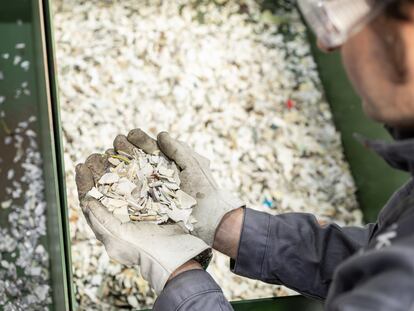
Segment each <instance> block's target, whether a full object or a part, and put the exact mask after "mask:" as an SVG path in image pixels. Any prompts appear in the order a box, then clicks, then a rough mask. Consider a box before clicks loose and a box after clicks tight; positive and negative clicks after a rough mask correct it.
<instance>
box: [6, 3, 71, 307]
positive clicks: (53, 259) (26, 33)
mask: <svg viewBox="0 0 414 311" xmlns="http://www.w3.org/2000/svg"><path fill="white" fill-rule="evenodd" d="M43 5H44V2H43V1H41V0H17V1H3V2H1V3H0V31H1V34H2V44H1V49H2V51H3V53H4V52H11V51H14V52H16V51H15V49H14V47H15V44H17V43H20V42H23V43H25V44H26V48H25V49H24V50H23V51H21V52H19V53H22V54H21V56H22V57H24V58H25V59H26V60H29V61H30V69H29V70H28V71H27V72H25V71H23V70H16V68H17V67H16V66H14V65H12V64H11V62H6V61H4V60H2V61H3V65H2V68H1V69H2V71H3V72H4V75H5V77H6V78H5V80H4V82H3V83H2V84H0V93H1V94H3V95H6V97H7V99H6V104H4V106H3V107H2V109H4V110H5V112H6V116H7V120H3V122H5V123H7V124H6V127H9V128H10V129H13V128H14V127H15V126H16V125H17V123H18V122H19V121H22V120H23V119H26V118H28V117H29V116H32V115H35V116H37V119H38V122H37V123H36V125H35V126H36V127H35V128H33V130H35V131H36V132H37V133H39V135H38V140H39V145H40V148H41V153H42V157H43V172H44V179H45V182H46V187H45V198H46V201H47V230H48V235H47V237H46V238H44V239H42V241H41V243H42V244H43V245H44V246H45V247H46V248H47V249H48V251H49V255H50V275H51V280H50V281H51V285H52V288H53V291H52V296H53V297H52V298H53V304H52V305H51V306H50V310H59V311H61V310H70V304H69V293H70V287H71V285H70V282H68V280H69V278H68V271H69V270H70V265H68V262H69V261H68V260H67V257H66V254H68V253H70V252H68V251H69V248H68V245H67V243H65V241H64V230H63V223H64V222H65V221H66V219H67V217H63V215H65V213H66V208H65V204H64V197H65V196H64V192H62V191H63V190H64V187H62V175H60V174H59V173H58V172H61V171H62V166H61V163H60V160H59V158H58V157H57V155H58V154H61V152H60V150H58V151H59V152H57V150H56V146H58V148H59V142H60V141H61V140H60V136H59V132H56V119H55V118H54V115H53V114H54V111H55V110H56V104H57V102H56V100H55V98H52V97H51V94H52V93H51V89H52V87H51V84H53V83H54V81H53V80H52V81H51V80H50V79H49V75H51V76H52V78H53V77H54V76H55V75H54V72H53V68H54V67H53V66H51V65H50V64H49V60H50V58H49V57H48V55H50V54H48V51H47V49H46V33H48V31H46V29H45V16H44V15H43V9H44V7H43ZM17 21H19V23H17ZM16 53H17V52H16ZM49 53H50V51H49ZM10 57H12V54H11V56H10ZM49 69H51V70H52V71H49ZM22 81H27V82H28V85H29V89H30V92H31V94H30V95H29V96H21V97H19V98H16V97H15V96H14V94H13V92H14V89H15V88H16V87H17V86H18V85H19V83H21V82H22ZM5 132H7V130H4V131H3V132H2V133H0V139H2V138H3V137H4V135H6V134H7V133H5ZM5 149H7V148H5ZM4 151H5V152H4V155H5V156H8V152H7V150H4ZM10 154H11V152H10ZM2 156H3V154H2ZM16 170H17V168H16ZM1 177H2V178H0V185H1V186H2V185H4V183H5V179H4V174H3V175H2V176H1ZM0 188H1V189H0V195H3V193H1V191H4V188H5V187H0ZM62 194H63V195H62ZM0 216H1V217H0V220H1V223H0V225H5V226H7V210H6V211H4V210H3V211H0Z"/></svg>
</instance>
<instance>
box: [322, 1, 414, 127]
mask: <svg viewBox="0 0 414 311" xmlns="http://www.w3.org/2000/svg"><path fill="white" fill-rule="evenodd" d="M375 1H376V4H373V7H372V10H375V6H376V5H379V6H380V7H381V10H380V12H379V13H377V14H376V15H375V16H374V17H373V19H371V20H370V22H369V23H368V24H366V25H364V26H363V27H362V28H360V29H358V31H357V32H355V33H353V34H352V35H351V36H349V38H347V40H346V41H345V42H344V43H343V44H342V45H340V46H338V47H336V48H335V49H340V51H341V54H342V59H343V63H344V66H345V68H346V70H347V73H348V76H349V78H350V79H351V81H352V83H353V85H354V87H355V89H356V90H357V91H358V93H359V94H360V96H361V97H362V99H363V107H364V110H365V112H366V113H367V115H368V116H370V117H371V118H373V119H374V120H377V121H379V122H382V123H385V124H387V125H391V126H397V127H414V0H394V1H393V0H391V1H389V0H375ZM384 1H388V2H389V4H388V5H386V6H385V7H384V5H383V2H384ZM319 45H320V47H321V48H322V49H324V50H333V48H332V47H329V48H328V47H327V46H325V45H324V43H320V44H319Z"/></svg>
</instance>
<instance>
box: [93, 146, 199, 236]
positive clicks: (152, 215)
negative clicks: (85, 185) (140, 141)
mask: <svg viewBox="0 0 414 311" xmlns="http://www.w3.org/2000/svg"><path fill="white" fill-rule="evenodd" d="M119 153H120V154H113V155H109V156H108V163H109V172H107V173H105V174H104V175H102V176H101V177H100V179H99V180H98V183H97V185H96V187H93V188H92V189H91V190H90V191H89V192H88V195H90V196H92V197H94V198H95V199H98V200H100V201H101V202H102V204H103V205H104V206H105V207H106V208H107V209H108V210H109V211H110V212H112V213H113V215H115V217H117V218H118V219H119V220H121V221H122V222H129V221H148V222H152V223H156V224H165V223H167V222H169V223H171V222H173V223H179V224H180V225H181V226H182V227H183V229H185V230H187V232H190V231H192V230H193V224H194V223H195V222H197V220H196V219H195V218H194V217H193V216H191V214H192V211H193V207H194V206H195V205H196V204H197V202H196V200H195V199H194V198H193V197H191V196H190V195H188V194H187V193H185V192H184V191H182V190H181V189H180V183H181V181H180V177H179V175H178V174H179V171H178V167H177V166H176V164H175V163H174V162H171V161H169V160H168V159H167V158H166V157H165V156H163V155H160V154H159V153H160V152H159V151H157V152H156V153H154V154H146V153H145V152H144V151H142V150H140V149H137V148H134V149H133V154H132V155H130V154H127V153H124V152H122V151H119Z"/></svg>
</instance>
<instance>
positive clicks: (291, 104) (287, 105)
mask: <svg viewBox="0 0 414 311" xmlns="http://www.w3.org/2000/svg"><path fill="white" fill-rule="evenodd" d="M293 107H295V102H294V101H293V100H291V99H288V100H287V101H286V108H287V109H289V110H290V109H292V108H293Z"/></svg>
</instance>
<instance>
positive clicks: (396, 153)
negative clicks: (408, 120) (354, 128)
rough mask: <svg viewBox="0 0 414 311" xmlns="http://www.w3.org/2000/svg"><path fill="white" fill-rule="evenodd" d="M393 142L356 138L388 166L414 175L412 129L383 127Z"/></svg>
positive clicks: (413, 137)
mask: <svg viewBox="0 0 414 311" xmlns="http://www.w3.org/2000/svg"><path fill="white" fill-rule="evenodd" d="M385 128H386V129H387V130H388V132H389V133H390V134H391V136H392V137H393V138H394V141H393V142H391V143H388V142H385V141H382V140H370V139H367V138H364V137H362V136H360V135H356V138H357V139H358V140H359V141H361V142H362V143H363V144H364V145H365V146H367V147H368V148H370V149H372V150H373V151H375V152H376V153H377V154H379V155H380V156H381V157H382V158H383V159H384V160H385V161H386V162H387V163H388V164H389V165H390V166H392V167H394V168H396V169H399V170H403V171H407V172H411V174H414V129H411V130H407V129H396V128H391V127H387V126H386V127H385Z"/></svg>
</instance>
